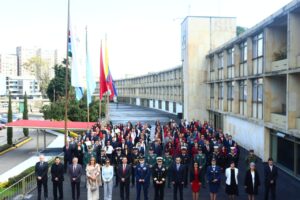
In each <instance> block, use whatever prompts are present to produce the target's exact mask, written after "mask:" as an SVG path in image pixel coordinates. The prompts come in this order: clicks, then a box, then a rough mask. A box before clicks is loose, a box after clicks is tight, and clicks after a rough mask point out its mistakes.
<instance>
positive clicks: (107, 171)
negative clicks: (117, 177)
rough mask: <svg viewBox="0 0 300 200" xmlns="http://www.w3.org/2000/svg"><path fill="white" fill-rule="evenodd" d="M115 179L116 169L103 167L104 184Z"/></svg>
mask: <svg viewBox="0 0 300 200" xmlns="http://www.w3.org/2000/svg"><path fill="white" fill-rule="evenodd" d="M113 177H114V168H113V166H108V167H106V166H105V165H104V166H103V167H102V180H103V181H104V182H109V181H111V180H112V179H113Z"/></svg>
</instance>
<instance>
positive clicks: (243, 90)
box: [239, 80, 247, 115]
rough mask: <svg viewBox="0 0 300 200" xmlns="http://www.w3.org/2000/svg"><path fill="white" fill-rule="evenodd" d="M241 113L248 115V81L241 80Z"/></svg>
mask: <svg viewBox="0 0 300 200" xmlns="http://www.w3.org/2000/svg"><path fill="white" fill-rule="evenodd" d="M239 93H240V94H239V96H240V114H241V115H246V114H247V81H246V80H244V81H241V82H240V91H239Z"/></svg>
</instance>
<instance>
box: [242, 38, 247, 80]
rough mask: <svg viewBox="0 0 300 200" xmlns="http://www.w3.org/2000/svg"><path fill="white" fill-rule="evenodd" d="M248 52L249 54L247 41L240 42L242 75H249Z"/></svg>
mask: <svg viewBox="0 0 300 200" xmlns="http://www.w3.org/2000/svg"><path fill="white" fill-rule="evenodd" d="M247 54H248V49H247V42H246V41H245V42H242V43H241V44H240V76H247V74H248V68H247V58H248V55H247Z"/></svg>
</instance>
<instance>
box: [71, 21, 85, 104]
mask: <svg viewBox="0 0 300 200" xmlns="http://www.w3.org/2000/svg"><path fill="white" fill-rule="evenodd" d="M85 50H86V47H85V40H84V31H83V29H77V27H72V26H71V51H72V63H71V66H72V68H71V69H72V71H71V85H72V86H73V87H74V88H75V95H76V99H77V100H80V99H81V98H82V97H83V95H84V88H85V86H86V81H85V80H86V70H85V68H86V67H85V65H86V52H85Z"/></svg>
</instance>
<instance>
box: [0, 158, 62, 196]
mask: <svg viewBox="0 0 300 200" xmlns="http://www.w3.org/2000/svg"><path fill="white" fill-rule="evenodd" d="M58 156H59V157H61V156H62V154H60V155H58ZM53 161H54V157H53V158H52V159H50V160H49V161H48V162H49V163H51V162H53ZM49 172H50V167H49V171H48V177H49V176H50V173H49ZM36 187H37V181H36V176H35V172H34V171H33V172H31V173H30V174H28V175H27V176H25V177H23V178H22V179H21V180H19V181H18V182H16V183H14V184H13V185H11V186H9V187H7V188H5V189H4V190H2V191H0V200H19V199H20V200H21V199H30V197H31V195H30V193H31V192H32V191H33V190H34V189H35V188H36Z"/></svg>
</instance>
